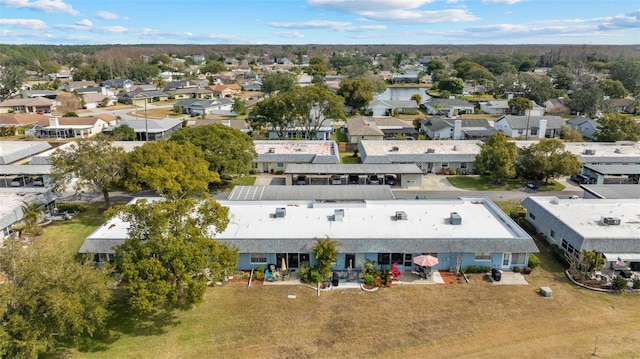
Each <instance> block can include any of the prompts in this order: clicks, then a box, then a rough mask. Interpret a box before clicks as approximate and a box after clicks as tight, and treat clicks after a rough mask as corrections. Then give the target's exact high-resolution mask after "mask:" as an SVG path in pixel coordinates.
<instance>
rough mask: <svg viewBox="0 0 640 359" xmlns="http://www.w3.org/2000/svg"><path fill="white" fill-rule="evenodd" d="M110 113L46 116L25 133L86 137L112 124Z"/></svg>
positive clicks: (49, 136) (36, 135)
mask: <svg viewBox="0 0 640 359" xmlns="http://www.w3.org/2000/svg"><path fill="white" fill-rule="evenodd" d="M114 124H115V118H114V117H113V116H111V115H107V114H102V115H99V116H84V117H48V118H46V119H44V120H41V121H39V122H38V124H37V125H35V126H34V127H33V128H31V129H29V130H27V131H25V135H27V136H34V137H36V138H55V139H66V138H88V137H92V136H95V135H97V134H99V133H102V130H104V129H105V128H107V127H109V126H111V125H114Z"/></svg>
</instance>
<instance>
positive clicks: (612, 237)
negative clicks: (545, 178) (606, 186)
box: [522, 196, 640, 271]
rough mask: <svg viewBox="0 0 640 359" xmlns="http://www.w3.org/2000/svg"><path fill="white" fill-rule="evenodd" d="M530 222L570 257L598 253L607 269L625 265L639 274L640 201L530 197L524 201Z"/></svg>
mask: <svg viewBox="0 0 640 359" xmlns="http://www.w3.org/2000/svg"><path fill="white" fill-rule="evenodd" d="M522 206H523V207H524V208H526V210H527V217H526V218H527V221H529V223H531V224H532V225H533V226H534V227H535V228H536V232H537V233H540V234H541V235H543V236H545V237H546V238H547V241H548V242H549V243H551V244H555V245H557V246H558V248H560V249H561V250H562V251H564V252H565V253H566V254H567V255H568V256H569V257H573V258H575V259H577V260H578V259H580V258H581V256H582V251H597V252H600V253H602V258H604V259H605V263H606V264H605V267H606V268H613V266H614V265H615V264H616V262H618V261H620V262H624V264H625V266H628V267H630V269H632V270H636V271H640V226H639V225H638V219H637V215H638V213H640V202H638V200H637V199H560V198H558V197H551V196H543V197H528V198H526V199H525V200H524V201H522Z"/></svg>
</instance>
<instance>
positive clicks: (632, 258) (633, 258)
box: [602, 253, 640, 264]
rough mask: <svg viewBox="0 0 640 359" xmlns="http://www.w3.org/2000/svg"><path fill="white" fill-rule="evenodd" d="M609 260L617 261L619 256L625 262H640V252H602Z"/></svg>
mask: <svg viewBox="0 0 640 359" xmlns="http://www.w3.org/2000/svg"><path fill="white" fill-rule="evenodd" d="M602 254H603V255H604V256H605V257H606V258H607V261H608V262H613V261H617V260H618V258H620V259H622V260H623V261H624V262H627V264H628V262H640V253H602Z"/></svg>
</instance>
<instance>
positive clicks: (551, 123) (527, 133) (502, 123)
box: [493, 115, 564, 138]
mask: <svg viewBox="0 0 640 359" xmlns="http://www.w3.org/2000/svg"><path fill="white" fill-rule="evenodd" d="M562 125H564V120H563V119H562V118H561V117H559V116H512V115H506V116H501V117H500V118H498V119H497V120H495V121H494V123H493V127H494V128H495V129H496V130H498V131H500V132H502V133H504V134H505V135H507V137H511V138H521V137H525V138H545V137H548V138H555V137H559V136H560V131H561V128H562Z"/></svg>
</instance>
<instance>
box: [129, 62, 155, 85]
mask: <svg viewBox="0 0 640 359" xmlns="http://www.w3.org/2000/svg"><path fill="white" fill-rule="evenodd" d="M128 74H129V78H131V79H132V80H134V81H138V82H140V83H145V84H146V83H150V82H151V81H152V80H153V79H154V78H155V77H156V76H158V74H160V69H158V67H157V66H155V65H150V64H137V65H133V66H131V67H129V70H128Z"/></svg>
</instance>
